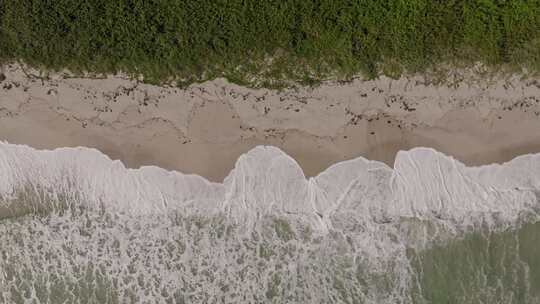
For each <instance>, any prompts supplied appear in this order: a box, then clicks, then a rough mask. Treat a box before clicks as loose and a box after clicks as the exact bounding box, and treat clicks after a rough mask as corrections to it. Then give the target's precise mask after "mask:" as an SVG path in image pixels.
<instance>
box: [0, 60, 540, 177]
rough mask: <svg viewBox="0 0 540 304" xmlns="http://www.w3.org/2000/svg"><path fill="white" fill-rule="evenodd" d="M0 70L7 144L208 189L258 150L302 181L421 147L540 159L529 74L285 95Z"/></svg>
mask: <svg viewBox="0 0 540 304" xmlns="http://www.w3.org/2000/svg"><path fill="white" fill-rule="evenodd" d="M1 71H2V72H1V73H2V74H3V75H5V79H3V80H2V81H1V82H0V140H5V141H8V142H10V143H17V144H27V145H30V146H32V147H35V148H40V149H52V148H56V147H66V146H71V147H73V146H87V147H94V148H97V149H99V150H101V151H102V152H104V153H105V154H107V155H108V156H109V157H111V158H112V159H120V160H122V161H123V162H124V163H125V164H126V165H127V166H129V167H139V166H143V165H156V166H160V167H164V168H167V169H171V170H178V171H181V172H184V173H195V174H199V175H202V176H204V177H206V178H208V179H210V180H212V181H221V180H222V179H223V178H224V177H225V176H226V175H227V174H228V173H229V171H230V170H231V169H232V168H233V167H234V163H235V161H236V159H237V158H238V156H239V155H241V154H242V153H245V152H246V151H248V150H250V149H251V148H253V147H255V146H257V145H274V146H277V147H279V148H281V149H282V150H284V151H285V152H286V153H287V154H289V155H291V156H292V157H293V158H295V159H296V161H297V162H298V163H299V164H300V166H301V167H302V168H303V170H304V172H305V174H306V176H314V175H316V174H317V173H319V172H321V171H322V170H324V169H325V168H326V167H328V166H330V165H331V164H333V163H335V162H338V161H341V160H346V159H350V158H354V157H357V156H363V157H366V158H368V159H373V160H380V161H384V162H386V163H387V164H389V165H392V163H393V160H394V157H395V154H396V152H397V151H399V150H405V149H410V148H412V147H417V146H424V147H432V148H435V149H437V150H439V151H441V152H444V153H445V154H448V155H451V156H454V157H455V158H457V159H459V160H461V161H463V162H464V163H466V164H468V165H482V164H489V163H494V162H505V161H508V160H510V159H512V158H513V157H516V156H518V155H522V154H527V153H537V152H540V116H539V115H540V81H539V80H537V79H533V78H524V77H522V76H521V75H512V76H510V75H506V76H504V77H503V76H500V75H492V76H489V77H488V76H485V75H483V76H479V74H477V73H475V72H474V71H463V72H462V73H461V74H459V75H458V76H459V77H454V78H453V80H452V81H451V80H449V81H446V82H445V83H442V84H436V85H434V84H430V83H429V81H427V80H426V77H424V76H419V75H417V76H407V77H402V78H401V79H398V80H393V79H389V78H386V77H383V78H380V79H377V80H371V81H365V80H361V79H358V80H355V81H353V82H350V83H337V82H327V83H324V84H322V85H321V86H319V87H316V88H308V87H305V88H295V89H286V90H282V91H277V90H267V89H248V88H244V87H240V86H238V85H234V84H230V83H228V82H227V81H225V80H223V79H217V80H214V81H211V82H206V83H203V84H195V85H192V86H190V87H188V88H187V89H179V88H173V87H159V86H153V85H149V84H143V83H140V82H137V81H134V80H129V79H127V78H126V77H123V76H109V77H106V78H100V79H95V78H72V77H71V76H70V75H67V74H63V73H55V74H50V75H44V74H43V73H39V72H37V71H33V70H26V69H24V70H23V68H21V67H20V66H18V65H6V66H3V67H2V69H1ZM0 79H2V77H0ZM456 79H457V80H456Z"/></svg>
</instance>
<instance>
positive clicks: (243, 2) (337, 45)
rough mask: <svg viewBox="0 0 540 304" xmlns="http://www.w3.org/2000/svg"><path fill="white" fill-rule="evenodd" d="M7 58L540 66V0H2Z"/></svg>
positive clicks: (366, 66) (141, 64)
mask: <svg viewBox="0 0 540 304" xmlns="http://www.w3.org/2000/svg"><path fill="white" fill-rule="evenodd" d="M0 60H3V61H4V62H5V61H13V60H21V61H24V62H25V63H28V64H30V65H34V66H40V67H44V68H48V69H62V68H68V69H70V70H72V71H74V72H81V71H91V72H98V73H105V72H106V73H112V72H117V71H124V72H128V73H131V74H133V75H141V74H142V75H143V76H144V77H145V80H146V81H150V82H161V81H169V80H172V79H174V80H177V81H180V84H187V83H191V82H194V81H203V80H206V79H211V78H215V77H227V78H228V79H229V80H231V81H234V82H237V83H244V84H245V83H248V84H252V85H266V86H267V85H273V84H276V83H279V82H280V81H285V80H293V81H302V82H307V83H313V82H316V81H319V80H321V79H324V78H326V77H329V76H337V77H338V78H339V79H347V78H349V77H351V76H352V75H356V74H364V75H367V76H369V77H375V76H377V75H380V74H381V73H383V74H386V75H389V76H392V77H394V76H398V75H400V74H401V73H402V72H403V71H408V72H417V71H423V70H425V69H428V68H430V67H433V66H434V65H436V64H438V63H440V62H450V63H452V62H454V63H455V62H460V63H461V62H464V63H467V64H470V63H473V62H478V61H480V62H483V63H485V64H487V65H490V66H495V67H496V66H501V65H508V66H512V67H517V68H523V67H526V68H527V69H528V70H531V71H537V70H539V69H540V1H539V0H387V1H378V0H262V1H248V0H54V1H53V0H2V1H0Z"/></svg>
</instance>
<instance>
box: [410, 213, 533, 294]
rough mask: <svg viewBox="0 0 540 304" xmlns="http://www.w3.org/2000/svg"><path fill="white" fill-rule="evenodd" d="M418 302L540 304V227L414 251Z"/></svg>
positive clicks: (487, 234)
mask: <svg viewBox="0 0 540 304" xmlns="http://www.w3.org/2000/svg"><path fill="white" fill-rule="evenodd" d="M408 258H409V260H410V261H411V266H412V269H413V272H412V273H413V276H414V280H415V281H417V283H416V284H415V286H414V288H413V291H412V293H413V295H414V297H413V299H414V301H413V302H414V303H444V304H446V303H463V304H466V303H470V304H473V303H478V304H480V303H493V304H495V303H501V304H509V303H516V304H517V303H523V304H525V303H540V223H534V224H525V225H523V226H522V227H521V228H519V229H517V230H508V231H504V232H497V233H490V232H489V231H483V232H476V233H472V234H467V235H465V236H464V237H462V238H459V239H453V240H450V241H448V242H446V243H444V244H439V245H436V246H434V247H433V248H430V249H428V250H424V251H415V250H412V249H410V250H408Z"/></svg>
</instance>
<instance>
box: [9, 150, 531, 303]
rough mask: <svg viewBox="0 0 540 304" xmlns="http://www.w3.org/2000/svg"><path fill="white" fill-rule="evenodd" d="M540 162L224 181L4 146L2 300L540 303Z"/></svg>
mask: <svg viewBox="0 0 540 304" xmlns="http://www.w3.org/2000/svg"><path fill="white" fill-rule="evenodd" d="M539 198H540V154H538V155H525V156H521V157H518V158H515V159H514V160H512V161H510V162H508V163H505V164H502V165H499V164H494V165H489V166H481V167H466V166H465V165H463V164H462V163H460V162H459V161H456V160H454V159H452V158H451V157H448V156H445V155H444V154H441V153H439V152H437V151H435V150H432V149H427V148H416V149H413V150H410V151H401V152H399V153H398V155H397V156H396V160H395V164H394V168H390V167H389V166H387V165H385V164H384V163H381V162H376V161H369V160H367V159H364V158H361V157H360V158H356V159H353V160H349V161H345V162H340V163H337V164H335V165H333V166H331V167H329V168H328V169H326V170H325V171H324V172H322V173H321V174H319V175H318V176H316V177H312V178H306V177H305V176H304V174H303V172H302V170H301V168H300V167H299V166H298V164H297V163H296V162H295V161H294V160H293V159H292V158H291V157H289V156H288V155H286V154H285V153H283V152H282V151H281V150H279V149H277V148H275V147H267V146H259V147H256V148H254V149H253V150H251V151H249V152H248V153H246V154H244V155H242V156H240V158H239V159H238V161H237V163H236V165H235V168H234V169H233V170H232V171H231V173H230V174H229V175H228V176H227V177H226V178H225V180H224V182H223V183H212V182H209V181H207V180H206V179H204V178H202V177H200V176H196V175H186V174H181V173H179V172H172V171H166V170H164V169H161V168H157V167H142V168H140V169H127V168H125V167H124V165H123V164H122V163H121V162H119V161H112V160H110V159H109V158H108V157H107V156H105V155H104V154H102V153H100V152H99V151H97V150H94V149H88V148H61V149H56V150H54V151H38V150H35V149H32V148H30V147H27V146H21V145H12V144H8V143H0V244H1V247H0V303H540V246H536V244H540V226H539V224H538V220H539V214H540V203H539Z"/></svg>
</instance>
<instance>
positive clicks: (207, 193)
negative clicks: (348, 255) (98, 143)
mask: <svg viewBox="0 0 540 304" xmlns="http://www.w3.org/2000/svg"><path fill="white" fill-rule="evenodd" d="M30 190H31V191H36V192H44V193H46V194H47V195H48V196H52V197H55V198H57V197H58V196H59V195H62V196H66V195H67V196H76V197H77V198H78V200H79V201H84V202H85V203H86V204H93V205H94V207H95V206H100V207H103V208H111V209H112V210H118V211H120V210H121V211H125V212H129V213H134V214H147V213H155V212H164V211H165V212H166V211H167V210H171V209H175V210H176V209H180V210H182V211H183V212H187V213H191V212H198V213H200V212H209V213H216V212H225V213H227V214H228V215H229V216H230V217H232V218H236V219H237V220H238V221H241V222H244V223H253V222H254V221H256V219H257V218H258V217H260V216H262V215H265V214H272V213H277V214H296V215H298V216H304V217H308V218H313V219H314V221H313V224H314V227H316V228H318V229H322V230H327V229H328V227H329V226H331V225H332V223H331V222H330V221H328V219H329V218H330V217H331V215H332V214H333V213H335V212H340V211H344V210H345V209H346V210H349V211H351V210H353V209H354V210H355V212H356V213H358V214H359V215H362V216H372V217H375V218H376V217H387V218H388V219H390V218H396V217H414V218H420V219H426V218H429V219H441V220H448V221H452V222H454V223H460V222H461V223H460V224H461V225H468V224H471V223H470V222H469V221H471V220H474V219H473V218H474V217H475V216H483V215H487V214H490V215H493V216H495V215H496V216H497V217H498V218H499V219H500V220H504V221H505V222H512V221H514V220H516V219H517V218H518V217H519V216H520V215H521V214H523V213H526V212H532V213H536V212H537V211H538V210H537V205H538V193H539V191H540V154H535V155H532V154H531V155H524V156H520V157H517V158H515V159H513V160H512V161H510V162H507V163H504V164H493V165H487V166H480V167H467V166H465V165H464V164H462V163H461V162H459V161H457V160H455V159H453V158H452V157H449V156H446V155H444V154H442V153H439V152H437V151H435V150H433V149H430V148H414V149H412V150H410V151H400V152H399V153H398V154H397V156H396V159H395V164H394V168H393V169H392V168H390V167H388V166H387V165H386V164H384V163H381V162H378V161H370V160H367V159H365V158H363V157H358V158H356V159H352V160H348V161H344V162H339V163H337V164H334V165H332V166H331V167H329V168H328V169H326V170H325V171H323V172H322V173H320V174H319V175H317V176H315V177H312V178H309V179H308V178H306V177H305V175H304V173H303V171H302V169H301V168H300V166H299V165H298V164H297V162H296V161H295V160H294V159H292V158H291V157H289V156H288V155H287V154H285V153H284V152H283V151H281V150H280V149H278V148H276V147H271V146H258V147H256V148H254V149H252V150H251V151H249V152H247V153H246V154H244V155H241V156H240V157H239V159H238V161H237V162H236V165H235V167H234V169H233V170H232V171H231V172H230V173H229V175H228V176H227V177H226V178H225V180H224V182H223V183H213V182H210V181H208V180H206V179H205V178H203V177H201V176H198V175H188V174H182V173H180V172H176V171H167V170H164V169H162V168H159V167H154V166H145V167H141V168H139V169H128V168H126V167H125V166H124V165H123V164H122V162H121V161H118V160H115V161H113V160H111V159H110V158H109V157H107V156H106V155H104V154H102V153H101V152H100V151H98V150H95V149H90V148H83V147H78V148H59V149H55V150H51V151H48V150H42V151H40V150H36V149H33V148H31V147H28V146H24V145H13V144H9V143H6V142H3V143H0V197H1V198H2V201H3V202H9V201H10V200H12V199H14V198H15V197H16V196H17V195H18V194H20V193H21V191H26V192H27V191H30ZM13 207H14V208H17V206H13Z"/></svg>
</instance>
